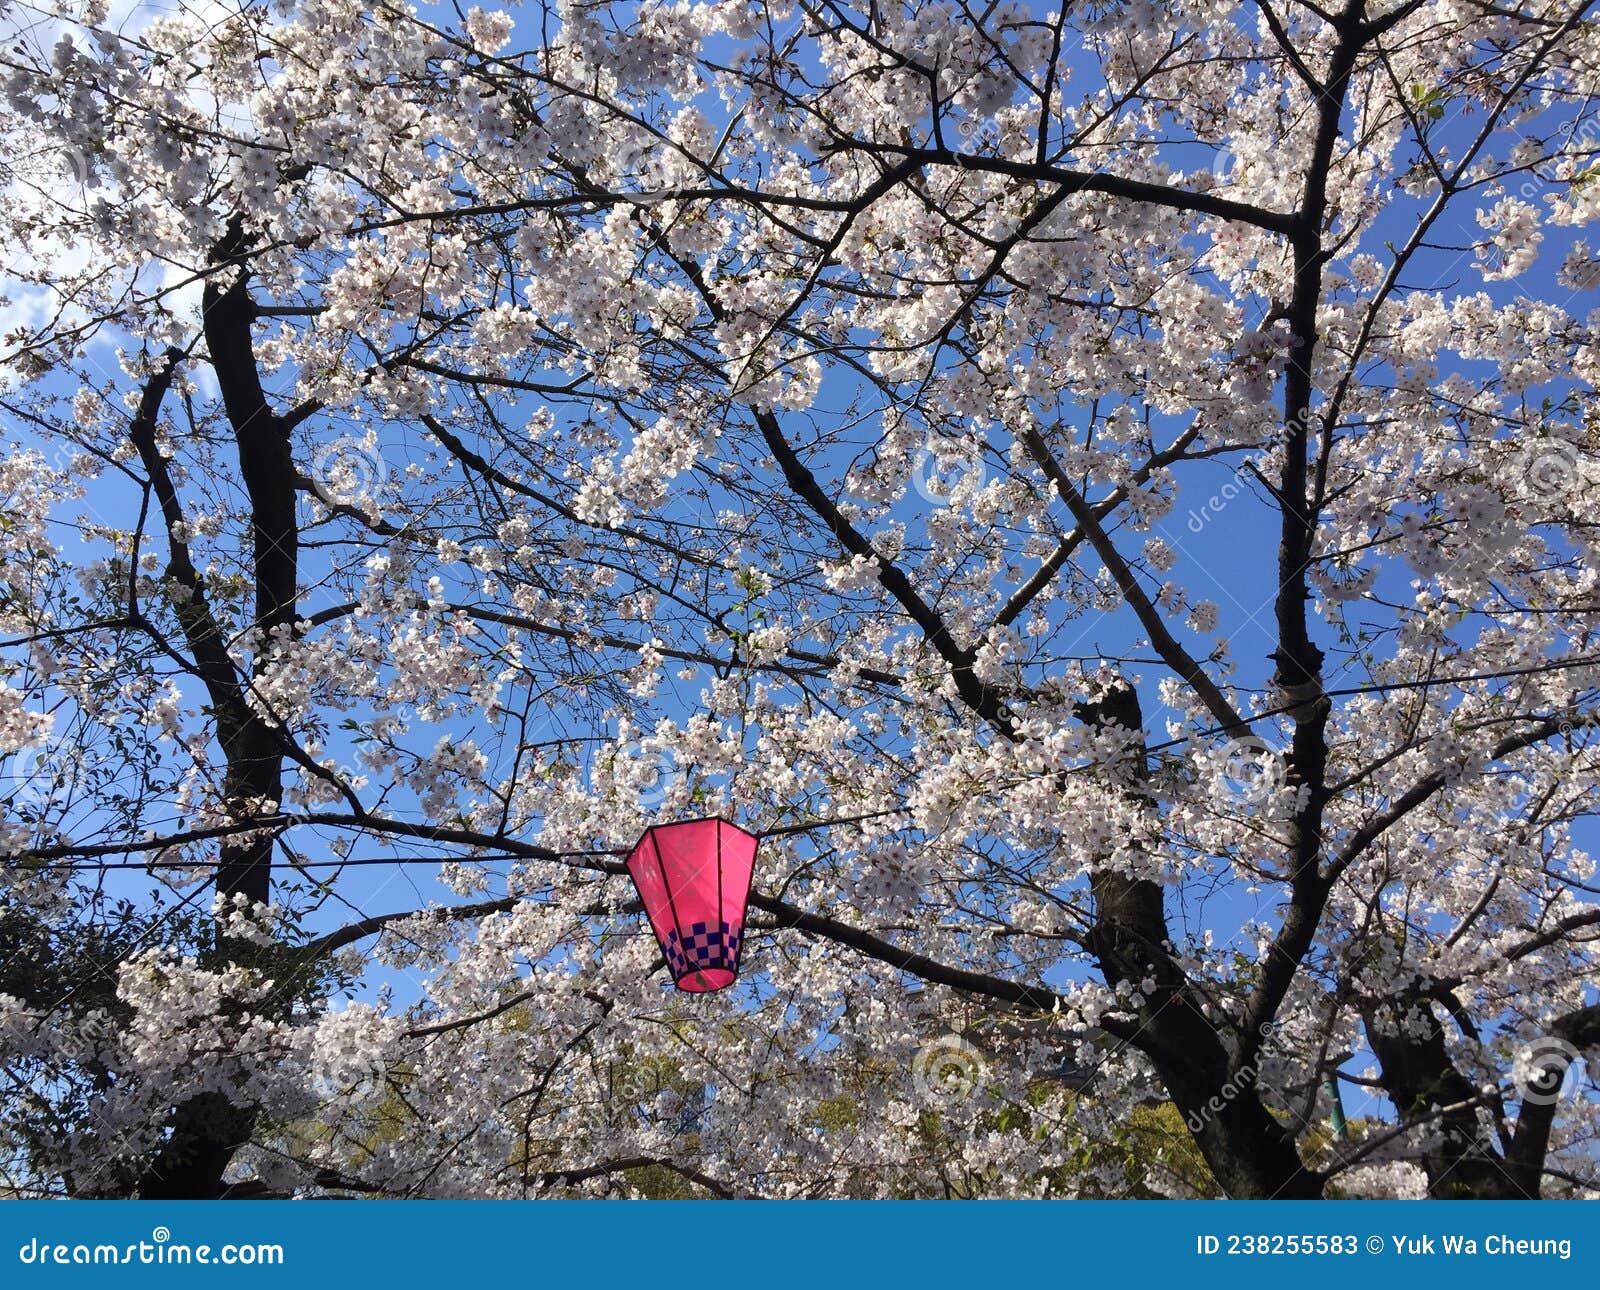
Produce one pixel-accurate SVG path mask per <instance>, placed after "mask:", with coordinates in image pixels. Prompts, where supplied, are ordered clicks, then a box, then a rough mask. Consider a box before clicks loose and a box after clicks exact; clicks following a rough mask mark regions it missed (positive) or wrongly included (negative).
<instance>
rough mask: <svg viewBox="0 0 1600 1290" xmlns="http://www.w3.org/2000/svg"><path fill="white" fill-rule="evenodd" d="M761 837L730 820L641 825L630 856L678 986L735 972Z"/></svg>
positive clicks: (728, 977)
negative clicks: (758, 837) (648, 826)
mask: <svg viewBox="0 0 1600 1290" xmlns="http://www.w3.org/2000/svg"><path fill="white" fill-rule="evenodd" d="M758 841H759V840H758V839H757V838H755V837H754V836H753V835H751V834H749V833H746V832H745V831H744V830H743V829H741V828H739V827H738V826H737V825H735V824H730V823H729V822H728V821H727V820H723V819H709V820H684V821H681V822H679V823H676V824H657V825H654V826H652V827H651V828H648V829H646V830H645V831H644V836H643V837H641V838H640V839H639V842H638V845H636V846H635V847H634V848H633V851H632V852H631V853H630V854H629V855H628V861H627V869H628V875H629V876H630V877H631V878H632V879H633V885H634V886H635V887H637V888H638V889H639V898H640V899H641V900H642V901H644V912H645V913H646V914H648V915H649V917H650V926H651V928H652V929H653V930H654V931H655V934H656V940H657V941H659V942H660V943H661V952H662V953H663V954H665V955H666V957H667V969H668V970H669V971H670V972H671V973H672V979H673V981H674V982H676V983H677V986H678V989H680V990H688V991H691V992H693V993H695V994H705V993H708V992H709V991H712V990H723V989H726V988H727V987H728V986H730V985H732V984H733V982H734V980H735V978H737V977H738V975H739V951H740V950H741V949H742V948H743V946H744V907H745V901H746V900H747V899H748V897H749V895H750V876H751V874H752V873H753V872H754V870H755V863H756V846H757V845H758Z"/></svg>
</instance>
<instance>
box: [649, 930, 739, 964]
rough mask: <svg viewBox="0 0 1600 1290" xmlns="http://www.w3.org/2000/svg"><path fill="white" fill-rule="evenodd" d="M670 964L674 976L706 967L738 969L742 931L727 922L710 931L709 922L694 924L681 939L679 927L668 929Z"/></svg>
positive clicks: (668, 958) (668, 956) (668, 959)
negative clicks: (734, 928) (737, 930)
mask: <svg viewBox="0 0 1600 1290" xmlns="http://www.w3.org/2000/svg"><path fill="white" fill-rule="evenodd" d="M666 948H667V966H668V967H669V968H671V969H672V974H673V975H674V976H682V975H683V974H684V973H686V972H691V971H697V970H700V969H703V968H727V969H728V970H729V971H736V970H737V969H738V964H739V934H738V933H737V932H735V931H734V930H733V929H732V928H730V927H729V926H728V925H727V924H726V923H719V924H718V925H717V930H716V931H712V930H711V924H710V923H695V924H694V925H693V926H692V927H690V928H689V933H688V935H687V936H685V937H683V939H682V940H679V938H678V929H677V928H676V927H673V928H669V929H668V931H667V947H666Z"/></svg>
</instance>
